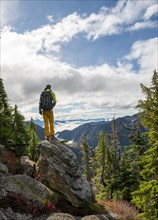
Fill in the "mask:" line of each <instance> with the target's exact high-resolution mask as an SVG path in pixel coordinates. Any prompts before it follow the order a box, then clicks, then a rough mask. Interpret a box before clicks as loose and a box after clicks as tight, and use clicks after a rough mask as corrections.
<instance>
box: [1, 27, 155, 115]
mask: <svg viewBox="0 0 158 220" xmlns="http://www.w3.org/2000/svg"><path fill="white" fill-rule="evenodd" d="M39 42H40V41H38V39H37V41H36V39H34V36H33V35H32V34H31V35H30V34H29V33H24V34H18V33H16V32H13V31H12V30H10V29H5V30H4V31H3V33H2V42H1V43H2V54H3V56H2V74H3V75H2V76H3V79H4V83H5V86H6V90H7V93H8V96H9V98H10V99H11V100H12V101H13V103H16V104H17V105H18V106H19V108H20V110H21V111H22V112H23V113H24V114H26V115H28V114H30V112H31V111H33V112H38V102H39V96H40V93H41V90H42V89H43V88H44V87H45V85H46V84H48V83H49V84H52V88H53V89H54V91H55V93H56V95H57V100H58V104H57V107H56V110H55V114H56V118H70V117H71V118H78V117H79V116H80V117H85V118H86V117H89V115H91V116H93V117H98V115H99V117H103V115H104V117H107V115H109V114H114V113H118V114H119V115H120V114H121V112H126V113H127V112H132V111H133V110H132V109H133V108H134V106H135V105H136V104H137V101H138V99H140V98H141V91H140V83H148V82H150V77H151V74H152V72H151V70H153V69H155V68H156V63H157V52H156V50H155V47H156V44H157V39H156V38H153V39H149V40H146V41H137V42H135V43H134V44H133V45H132V47H131V51H130V53H129V54H128V55H126V56H125V57H124V58H123V59H122V60H121V61H120V62H118V66H117V67H112V66H109V65H108V64H103V65H100V66H90V67H82V68H74V67H72V66H71V65H69V64H66V63H62V62H61V61H60V60H58V59H56V58H54V57H53V56H47V55H45V54H39V53H38V51H39V50H40V48H41V45H40V44H39ZM4 51H5V52H4ZM134 59H136V60H137V61H138V63H139V65H140V71H139V74H138V73H136V72H135V71H134V70H133V68H132V61H133V60H134ZM125 91H126V94H125ZM113 109H114V110H113ZM34 114H35V115H36V114H37V113H34Z"/></svg>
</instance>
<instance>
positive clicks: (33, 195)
mask: <svg viewBox="0 0 158 220" xmlns="http://www.w3.org/2000/svg"><path fill="white" fill-rule="evenodd" d="M12 193H16V194H20V195H23V196H24V197H26V198H27V200H29V201H32V202H39V203H41V202H43V201H44V200H45V199H47V198H50V197H51V198H52V197H53V196H54V193H53V192H52V191H51V190H49V189H48V188H47V187H46V186H45V185H43V184H42V183H40V182H38V181H37V180H34V179H33V178H31V177H29V176H26V175H21V174H19V175H14V176H2V177H0V204H1V205H2V204H3V203H6V201H8V202H10V201H9V195H10V194H12Z"/></svg>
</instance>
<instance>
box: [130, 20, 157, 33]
mask: <svg viewBox="0 0 158 220" xmlns="http://www.w3.org/2000/svg"><path fill="white" fill-rule="evenodd" d="M154 27H155V28H156V27H157V21H143V22H136V23H135V24H134V25H132V26H131V27H129V28H128V30H129V31H137V30H141V29H145V28H146V29H148V28H154Z"/></svg>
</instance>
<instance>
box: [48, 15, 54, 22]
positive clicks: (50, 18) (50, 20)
mask: <svg viewBox="0 0 158 220" xmlns="http://www.w3.org/2000/svg"><path fill="white" fill-rule="evenodd" d="M47 20H48V21H49V22H50V23H53V22H54V17H53V16H52V15H48V16H47Z"/></svg>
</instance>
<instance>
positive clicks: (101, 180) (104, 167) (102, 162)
mask: <svg viewBox="0 0 158 220" xmlns="http://www.w3.org/2000/svg"><path fill="white" fill-rule="evenodd" d="M107 151H108V150H107V143H106V135H105V133H104V132H103V131H101V132H100V133H99V141H98V145H97V147H96V149H95V158H94V159H93V161H94V164H93V167H94V182H95V184H96V187H97V189H98V192H99V194H100V196H104V194H106V192H105V191H106V190H105V186H106V181H107V179H108V177H109V176H108V175H109V172H108V168H109V167H108V163H107V161H106V160H107ZM106 163H107V164H106Z"/></svg>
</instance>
